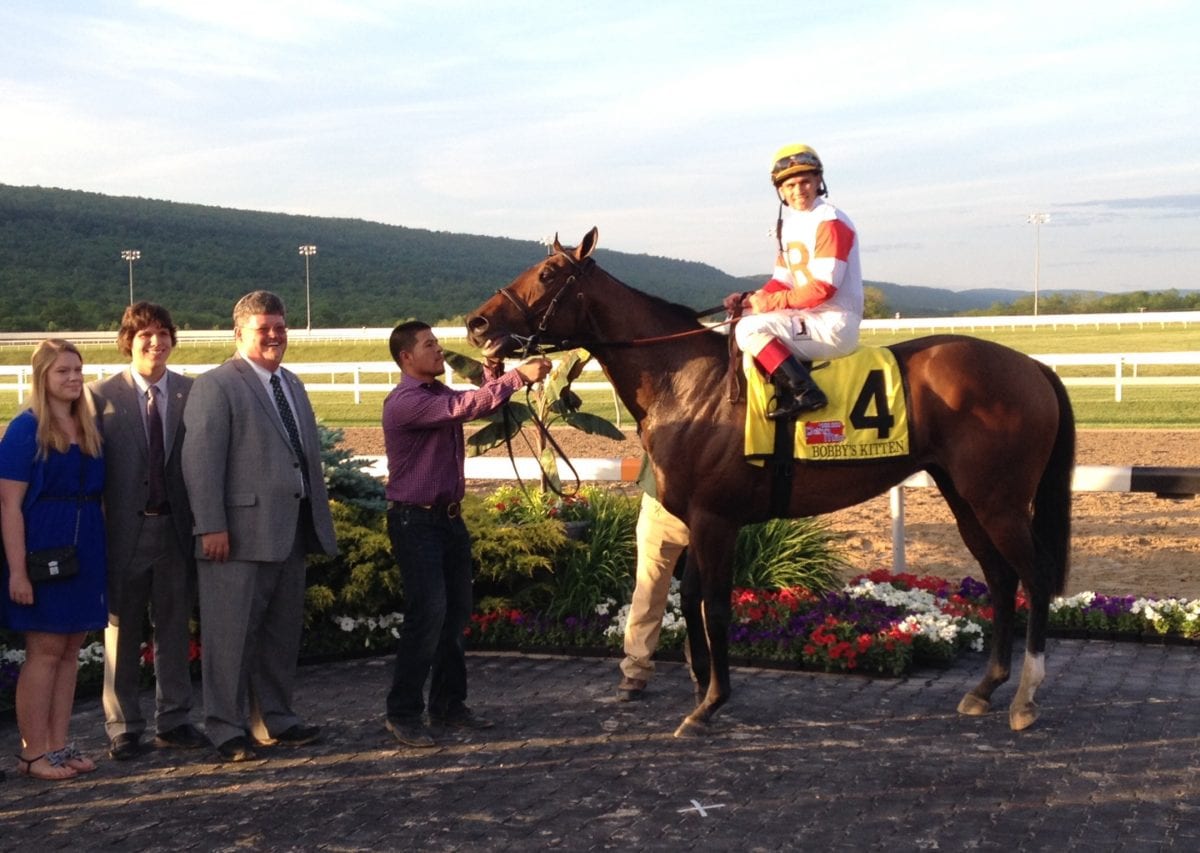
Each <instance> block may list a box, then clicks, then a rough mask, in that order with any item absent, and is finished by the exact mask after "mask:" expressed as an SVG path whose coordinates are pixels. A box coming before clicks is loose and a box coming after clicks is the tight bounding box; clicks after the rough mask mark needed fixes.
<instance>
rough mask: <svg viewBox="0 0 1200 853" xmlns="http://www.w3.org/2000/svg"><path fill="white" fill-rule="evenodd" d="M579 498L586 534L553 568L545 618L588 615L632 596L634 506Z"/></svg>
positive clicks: (608, 498) (591, 494)
mask: <svg viewBox="0 0 1200 853" xmlns="http://www.w3.org/2000/svg"><path fill="white" fill-rule="evenodd" d="M582 494H583V495H584V496H585V497H586V498H587V502H588V505H589V512H588V514H589V515H590V518H589V519H588V522H589V523H588V527H587V531H586V532H585V534H584V538H583V541H582V542H581V543H575V545H576V547H574V548H571V549H568V550H566V551H565V552H564V553H563V554H562V559H561V560H560V561H559V562H558V563H557V564H556V566H555V569H554V576H553V587H554V589H553V597H552V598H551V600H550V601H549V603H548V604H547V606H546V608H545V611H546V613H547V615H549V616H556V617H557V616H571V615H576V616H582V615H587V614H591V613H594V612H595V611H596V608H597V607H598V606H599V605H600V604H601V603H603V602H604V601H606V600H608V599H613V600H616V601H623V600H628V599H629V597H630V596H631V595H632V592H633V582H634V577H635V572H636V568H637V543H636V535H635V528H636V526H637V516H638V501H636V500H634V499H633V498H628V497H625V496H623V495H619V494H615V493H613V492H606V491H603V490H600V489H594V488H586V489H583V490H582Z"/></svg>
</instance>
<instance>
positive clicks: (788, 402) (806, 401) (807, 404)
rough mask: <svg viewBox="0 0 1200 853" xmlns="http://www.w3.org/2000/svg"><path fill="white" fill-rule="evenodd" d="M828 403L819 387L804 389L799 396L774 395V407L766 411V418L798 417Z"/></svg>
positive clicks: (773, 419) (771, 419) (775, 419)
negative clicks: (783, 396) (810, 389)
mask: <svg viewBox="0 0 1200 853" xmlns="http://www.w3.org/2000/svg"><path fill="white" fill-rule="evenodd" d="M828 404H829V400H828V398H826V396H825V393H824V392H823V391H821V390H820V389H819V388H816V389H813V390H812V391H805V392H804V393H803V394H801V395H800V396H799V397H790V399H783V398H781V397H779V396H778V395H776V397H775V408H774V409H772V410H771V411H769V412H767V420H769V421H777V420H781V419H783V418H790V417H798V416H799V415H803V414H805V413H807V412H815V411H818V410H820V409H823V408H825V407H826V406H827V405H828Z"/></svg>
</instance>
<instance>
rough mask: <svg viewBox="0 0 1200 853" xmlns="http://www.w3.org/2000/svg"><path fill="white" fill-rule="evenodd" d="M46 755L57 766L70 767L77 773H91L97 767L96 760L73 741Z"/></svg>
mask: <svg viewBox="0 0 1200 853" xmlns="http://www.w3.org/2000/svg"><path fill="white" fill-rule="evenodd" d="M46 757H47V759H48V760H49V761H50V763H51V764H53V765H54V766H55V767H69V768H71V769H72V770H74V771H75V772H76V773H91V772H92V771H93V770H95V769H96V762H94V761H92V759H90V758H88V757H87V756H86V755H84V754H83V753H82V752H80V751H79V749H78V748H77V747H76V746H75V744H73V743H69V744H67V745H66V746H64V747H63V748H62V749H56V750H54V751H53V752H49V753H47V754H46Z"/></svg>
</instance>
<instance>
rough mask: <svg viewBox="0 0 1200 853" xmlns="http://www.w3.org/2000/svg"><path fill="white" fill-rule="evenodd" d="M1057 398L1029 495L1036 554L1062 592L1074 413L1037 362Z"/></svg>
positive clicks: (1055, 378)
mask: <svg viewBox="0 0 1200 853" xmlns="http://www.w3.org/2000/svg"><path fill="white" fill-rule="evenodd" d="M1039 367H1041V369H1042V373H1044V374H1045V376H1046V380H1047V381H1048V382H1049V383H1050V385H1051V387H1052V388H1053V389H1054V394H1055V396H1056V397H1057V398H1058V433H1057V434H1056V435H1055V436H1054V446H1053V447H1052V448H1051V450H1050V460H1049V461H1048V462H1047V463H1046V470H1044V471H1043V472H1042V479H1041V481H1040V482H1039V483H1038V487H1037V494H1036V495H1034V498H1033V535H1034V537H1035V541H1036V542H1037V544H1038V546H1039V547H1040V548H1044V549H1046V551H1045V554H1044V556H1043V555H1039V562H1043V565H1045V564H1046V563H1048V564H1049V565H1045V568H1046V569H1048V570H1049V573H1050V575H1049V577H1050V581H1051V590H1052V593H1053V594H1054V595H1062V593H1063V591H1064V590H1065V589H1066V586H1067V576H1068V574H1069V572H1070V560H1071V478H1072V476H1073V474H1074V472H1075V412H1074V410H1073V409H1072V408H1071V398H1070V397H1068V396H1067V389H1066V388H1065V387H1063V383H1062V380H1061V379H1059V378H1058V375H1057V374H1056V373H1055V372H1054V371H1053V370H1051V369H1050V368H1049V367H1047V366H1045V365H1042V364H1039Z"/></svg>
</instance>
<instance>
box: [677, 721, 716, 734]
mask: <svg viewBox="0 0 1200 853" xmlns="http://www.w3.org/2000/svg"><path fill="white" fill-rule="evenodd" d="M707 734H708V724H707V723H701V722H698V721H696V720H693V719H692V718H691V717H684V718H683V722H682V723H680V724H679V728H677V729H676V730H675V737H704V736H706V735H707Z"/></svg>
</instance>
